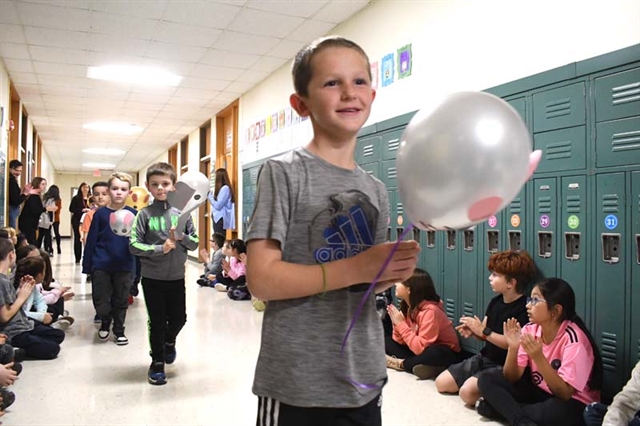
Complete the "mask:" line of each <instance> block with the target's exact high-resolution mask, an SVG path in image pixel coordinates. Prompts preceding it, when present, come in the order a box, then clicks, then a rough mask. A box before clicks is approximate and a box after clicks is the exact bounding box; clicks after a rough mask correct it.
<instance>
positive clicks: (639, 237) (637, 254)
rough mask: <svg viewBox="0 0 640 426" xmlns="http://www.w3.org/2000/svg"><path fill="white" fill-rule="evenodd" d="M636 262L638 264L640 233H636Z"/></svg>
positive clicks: (639, 259)
mask: <svg viewBox="0 0 640 426" xmlns="http://www.w3.org/2000/svg"><path fill="white" fill-rule="evenodd" d="M636 263H637V264H638V265H640V234H636Z"/></svg>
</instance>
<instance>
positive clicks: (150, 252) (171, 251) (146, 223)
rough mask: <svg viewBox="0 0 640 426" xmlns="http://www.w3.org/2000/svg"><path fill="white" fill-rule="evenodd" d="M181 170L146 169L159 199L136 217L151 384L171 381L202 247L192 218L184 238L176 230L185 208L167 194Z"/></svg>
mask: <svg viewBox="0 0 640 426" xmlns="http://www.w3.org/2000/svg"><path fill="white" fill-rule="evenodd" d="M175 183H176V172H175V169H174V168H173V166H171V165H170V164H167V163H155V164H152V165H151V166H149V168H148V169H147V182H146V185H147V189H148V190H149V191H150V192H151V195H153V198H154V201H153V203H152V204H150V205H149V206H147V207H145V208H144V209H142V210H140V212H139V213H138V215H137V216H136V220H135V223H134V225H133V229H132V231H131V240H130V245H129V248H130V250H131V253H133V254H134V255H136V256H139V258H140V263H141V266H142V268H141V276H142V291H143V292H144V300H145V303H146V305H147V312H148V314H149V340H150V343H151V359H152V361H151V366H150V367H149V372H148V379H149V383H151V384H152V385H163V384H165V383H166V382H167V381H166V376H165V373H164V364H165V363H167V364H172V363H173V362H174V361H175V359H176V337H177V336H178V333H179V332H180V330H181V329H182V327H183V326H184V324H185V323H186V322H187V313H186V302H185V278H184V275H185V262H186V260H187V252H188V251H189V250H195V249H196V248H197V247H198V243H199V241H198V235H197V233H196V229H195V227H194V226H193V222H192V220H191V218H189V220H188V221H187V224H186V225H185V229H184V230H183V233H184V235H183V237H182V238H180V239H178V238H176V236H175V234H174V230H175V227H176V224H177V223H178V217H179V216H180V212H179V211H178V210H177V209H176V208H174V207H171V205H169V203H168V202H167V193H168V192H170V191H173V190H174V185H175Z"/></svg>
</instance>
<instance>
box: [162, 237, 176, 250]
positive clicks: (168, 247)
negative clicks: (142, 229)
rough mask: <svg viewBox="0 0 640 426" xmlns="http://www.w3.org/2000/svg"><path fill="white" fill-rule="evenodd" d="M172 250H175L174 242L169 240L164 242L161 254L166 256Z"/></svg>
mask: <svg viewBox="0 0 640 426" xmlns="http://www.w3.org/2000/svg"><path fill="white" fill-rule="evenodd" d="M174 248H176V242H175V241H174V240H172V239H171V238H169V239H166V240H165V241H164V244H163V245H162V252H163V253H164V254H167V253H169V252H170V251H171V250H173V249H174Z"/></svg>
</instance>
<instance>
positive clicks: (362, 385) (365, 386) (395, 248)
mask: <svg viewBox="0 0 640 426" xmlns="http://www.w3.org/2000/svg"><path fill="white" fill-rule="evenodd" d="M412 229H413V224H412V223H409V226H407V229H405V230H404V232H402V235H400V237H399V238H398V240H397V241H396V243H395V244H394V246H393V248H392V249H391V252H390V253H389V256H388V257H387V259H386V260H385V261H384V263H383V264H382V268H380V271H378V274H377V275H376V277H375V278H374V279H373V281H372V282H371V284H370V285H369V288H368V289H367V292H366V293H365V294H364V296H362V300H360V303H359V304H358V309H356V313H355V314H354V315H353V318H352V319H351V324H349V328H348V329H347V333H346V334H345V335H344V339H342V345H341V346H340V355H344V347H345V346H346V344H347V339H348V338H349V334H351V330H353V327H354V326H355V325H356V321H358V318H359V317H360V314H362V309H363V308H364V304H365V303H366V302H367V299H368V298H369V295H371V293H372V292H373V289H374V288H375V287H376V284H378V280H380V277H381V276H382V274H383V273H384V271H385V270H386V269H387V267H388V266H389V263H391V258H392V257H393V255H394V254H395V252H396V251H398V246H399V245H400V243H401V242H402V241H404V237H405V236H406V235H407V234H408V233H409V232H410V231H411V230H412ZM347 381H348V382H349V383H351V384H352V385H354V386H356V387H359V388H363V389H380V388H382V386H378V385H368V384H366V383H359V382H356V381H355V380H353V379H351V378H350V377H347Z"/></svg>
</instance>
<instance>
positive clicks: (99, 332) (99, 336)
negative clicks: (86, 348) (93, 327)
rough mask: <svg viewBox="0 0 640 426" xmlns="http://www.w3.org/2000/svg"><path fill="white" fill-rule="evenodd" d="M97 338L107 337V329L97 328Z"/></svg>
mask: <svg viewBox="0 0 640 426" xmlns="http://www.w3.org/2000/svg"><path fill="white" fill-rule="evenodd" d="M98 338H99V339H100V340H107V339H108V338H109V330H98Z"/></svg>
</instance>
